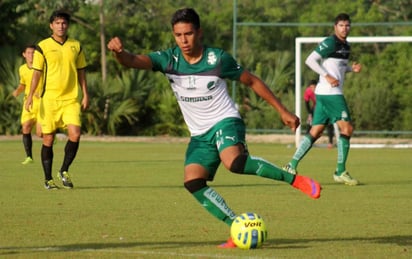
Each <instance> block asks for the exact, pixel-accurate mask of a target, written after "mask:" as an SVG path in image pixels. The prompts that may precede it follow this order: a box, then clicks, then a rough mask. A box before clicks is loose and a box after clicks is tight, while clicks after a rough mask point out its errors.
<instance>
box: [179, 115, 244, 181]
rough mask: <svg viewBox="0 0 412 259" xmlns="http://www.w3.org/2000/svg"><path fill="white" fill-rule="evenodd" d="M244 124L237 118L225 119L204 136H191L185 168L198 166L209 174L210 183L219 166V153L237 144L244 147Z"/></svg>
mask: <svg viewBox="0 0 412 259" xmlns="http://www.w3.org/2000/svg"><path fill="white" fill-rule="evenodd" d="M245 128H246V127H245V124H244V122H243V120H242V119H239V118H226V119H224V120H222V121H220V122H218V123H217V124H216V125H215V126H213V127H212V128H211V129H210V130H209V131H207V132H206V133H205V134H202V135H199V136H193V137H191V139H190V143H189V145H188V147H187V150H186V159H185V166H186V165H189V164H199V165H201V166H203V167H204V168H206V170H207V171H208V172H209V178H208V180H209V181H212V180H213V178H214V176H215V174H216V171H217V168H218V167H219V165H220V162H221V161H220V157H219V153H220V152H222V150H224V149H225V148H227V147H230V146H234V145H236V144H238V143H242V144H243V145H245V148H246V142H245Z"/></svg>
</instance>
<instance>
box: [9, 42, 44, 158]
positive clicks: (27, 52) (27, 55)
mask: <svg viewBox="0 0 412 259" xmlns="http://www.w3.org/2000/svg"><path fill="white" fill-rule="evenodd" d="M35 48H36V47H35V46H34V45H29V46H27V47H26V48H25V49H24V51H23V53H22V55H23V58H24V60H25V61H26V63H25V64H23V65H21V66H20V67H19V78H20V82H19V86H18V87H17V88H16V89H15V90H14V91H13V96H14V97H17V96H18V95H19V94H21V93H23V92H24V102H23V107H22V112H21V116H20V121H21V128H22V130H21V131H22V135H23V146H24V150H25V151H26V159H25V160H24V161H23V162H22V164H23V165H27V164H30V163H33V152H32V151H33V139H32V136H31V132H32V129H33V127H34V126H36V135H37V136H39V137H41V126H40V123H39V121H38V116H39V107H40V93H41V87H37V89H36V92H35V93H34V98H33V107H32V109H31V110H30V111H26V109H25V104H26V100H27V96H28V94H29V92H30V84H31V79H32V77H33V54H34V49H35ZM40 79H41V78H40ZM41 84H42V83H41V82H39V85H41Z"/></svg>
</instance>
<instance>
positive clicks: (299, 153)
mask: <svg viewBox="0 0 412 259" xmlns="http://www.w3.org/2000/svg"><path fill="white" fill-rule="evenodd" d="M314 142H315V140H314V139H313V137H312V136H311V135H309V134H307V135H305V136H303V139H302V141H301V142H300V145H299V147H298V149H297V150H296V152H295V154H294V155H293V157H292V160H291V161H290V162H289V164H290V165H291V166H292V168H294V169H296V168H297V167H298V164H299V162H300V160H302V159H303V157H304V156H305V155H306V154H307V153H308V151H309V150H310V149H311V148H312V144H313V143H314Z"/></svg>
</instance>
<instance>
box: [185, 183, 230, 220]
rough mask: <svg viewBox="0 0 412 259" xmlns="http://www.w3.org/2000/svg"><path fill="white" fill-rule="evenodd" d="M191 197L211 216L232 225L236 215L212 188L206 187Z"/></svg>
mask: <svg viewBox="0 0 412 259" xmlns="http://www.w3.org/2000/svg"><path fill="white" fill-rule="evenodd" d="M193 196H194V197H195V198H196V200H198V201H199V202H200V204H202V206H203V207H204V208H205V209H206V210H207V211H209V213H211V214H212V215H213V216H215V217H216V218H218V219H220V220H221V221H223V222H225V223H226V224H227V225H228V226H231V225H232V222H233V220H234V219H235V217H236V214H235V213H234V212H233V211H232V210H231V209H230V208H229V206H228V205H227V204H226V202H225V200H224V199H223V198H222V197H221V196H220V195H219V194H218V193H217V192H216V191H215V190H213V188H211V187H209V186H206V187H204V188H202V189H200V190H198V191H196V192H194V193H193Z"/></svg>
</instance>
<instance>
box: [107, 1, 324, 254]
mask: <svg viewBox="0 0 412 259" xmlns="http://www.w3.org/2000/svg"><path fill="white" fill-rule="evenodd" d="M171 25H172V32H173V36H174V39H175V41H176V44H177V46H176V47H172V48H169V49H166V50H164V51H156V52H152V53H149V54H148V55H137V54H136V55H135V54H132V53H129V52H128V51H126V50H125V49H124V46H123V43H122V41H121V39H119V38H118V37H114V38H113V39H111V40H110V41H109V43H108V48H109V49H110V50H111V51H113V53H114V55H115V57H116V59H117V60H118V61H119V63H121V64H122V65H124V66H126V67H130V68H136V69H146V70H153V71H160V72H162V73H163V74H164V75H165V76H166V77H167V79H168V80H169V82H170V85H171V88H172V90H173V92H174V95H175V97H176V99H177V101H178V104H179V106H180V109H181V111H182V114H183V117H184V120H185V122H186V124H187V125H188V128H189V131H190V134H191V139H190V143H189V144H188V147H187V150H186V157H185V167H184V186H185V188H186V189H187V190H188V191H189V192H190V193H191V194H192V195H193V196H194V198H195V199H196V200H197V201H198V202H199V203H200V204H201V205H202V206H203V208H205V209H206V210H207V211H208V212H209V213H211V214H212V215H213V216H215V217H216V218H218V219H219V220H221V221H223V222H225V223H226V224H227V225H228V226H231V224H232V222H233V220H234V218H235V217H236V213H235V212H233V211H232V210H231V209H230V207H229V206H228V205H227V204H226V202H225V200H224V199H223V198H222V197H221V196H220V195H219V194H218V193H217V191H216V190H214V189H213V188H211V187H209V186H208V185H207V181H212V180H213V178H214V176H215V174H216V171H217V168H218V166H219V165H220V163H222V164H223V165H224V166H225V167H226V168H227V169H228V170H230V171H231V172H233V173H237V174H244V175H258V176H261V177H266V178H269V179H274V180H278V181H284V182H286V183H288V184H290V185H292V186H293V187H295V188H297V189H299V190H301V191H302V192H304V193H305V194H307V195H308V196H310V197H311V198H314V199H317V198H319V197H320V191H321V187H320V185H319V184H318V183H317V182H316V181H314V180H312V179H310V178H308V177H305V176H300V175H294V174H290V173H288V172H286V171H284V170H282V169H281V168H280V167H278V166H276V165H274V164H271V163H269V162H268V161H265V160H264V159H262V158H259V157H254V156H251V155H250V154H249V152H248V149H247V146H246V143H245V124H244V122H243V120H242V118H241V117H240V114H239V112H238V110H237V109H236V106H235V103H234V102H233V100H232V99H231V98H230V96H229V94H228V90H227V85H226V82H225V79H231V80H237V81H240V82H242V83H243V84H245V85H247V86H248V87H250V88H251V89H252V90H253V91H254V92H256V93H257V94H258V95H259V96H261V97H262V98H263V99H264V100H266V101H267V102H268V103H269V104H270V105H271V106H273V108H275V109H276V110H277V111H278V112H279V114H280V116H281V118H282V120H283V122H284V123H285V124H286V125H288V126H289V127H290V128H291V129H292V130H295V129H296V127H298V126H299V118H298V117H296V115H294V114H292V113H290V112H289V111H288V110H287V109H286V108H285V107H284V106H283V105H282V103H281V102H280V101H279V100H278V99H277V97H276V96H275V95H274V94H273V93H272V92H271V91H270V90H269V88H268V87H267V86H266V85H265V84H264V82H262V80H260V79H259V78H257V77H256V76H255V75H253V74H252V73H250V72H249V71H247V70H246V69H244V68H243V67H241V66H240V65H239V64H237V63H236V61H235V60H234V59H233V57H232V56H231V55H229V54H228V53H227V52H225V51H224V50H222V49H219V48H213V47H209V46H206V45H203V44H202V40H201V39H202V33H203V31H202V29H201V27H200V19H199V16H198V14H197V13H196V11H195V10H193V9H191V8H185V9H179V10H177V11H176V12H175V13H174V15H173V17H172V19H171ZM221 247H225V248H226V247H235V245H234V244H233V242H232V240H231V239H230V238H229V240H228V241H227V242H226V243H224V244H222V245H221Z"/></svg>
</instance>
